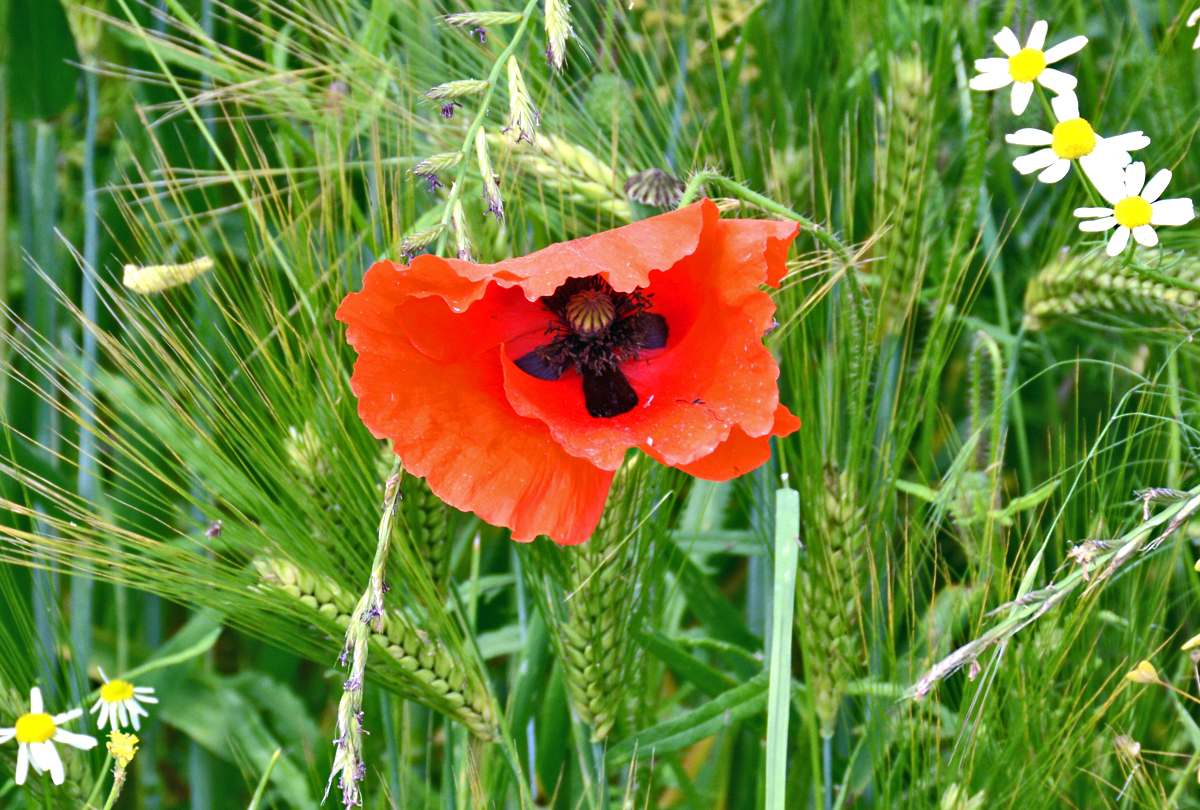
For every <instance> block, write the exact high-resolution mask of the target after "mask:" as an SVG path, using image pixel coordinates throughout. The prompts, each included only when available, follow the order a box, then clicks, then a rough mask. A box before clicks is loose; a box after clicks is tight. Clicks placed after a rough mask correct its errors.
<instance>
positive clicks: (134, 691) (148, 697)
mask: <svg viewBox="0 0 1200 810" xmlns="http://www.w3.org/2000/svg"><path fill="white" fill-rule="evenodd" d="M100 677H101V678H103V679H104V686H101V687H100V699H99V700H97V701H96V705H95V706H92V710H91V712H89V714H95V713H96V712H100V717H99V719H97V720H96V728H104V726H105V725H107V724H108V720H109V718H112V725H113V728H122V727H124V726H128V725H131V724H132V725H133V729H134V731H141V730H142V726H141V721H140V720H139V719H138V716H139V715H140V716H142V717H149V716H150V713H149V712H148V711H146V710H145V709H144V708H142V703H158V698H156V697H154V687H152V686H134V685H133V684H131V683H130V682H129V681H121V680H116V681H110V680H109V679H108V676H107V675H105V674H104V670H100Z"/></svg>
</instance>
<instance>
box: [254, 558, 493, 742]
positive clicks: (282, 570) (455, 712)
mask: <svg viewBox="0 0 1200 810" xmlns="http://www.w3.org/2000/svg"><path fill="white" fill-rule="evenodd" d="M253 565H254V568H255V570H256V571H257V572H258V575H259V577H260V578H261V579H262V581H263V582H265V583H269V584H271V585H274V586H275V587H277V588H278V589H279V590H281V591H283V592H284V593H286V594H287V595H288V596H290V597H292V598H293V599H296V600H298V601H299V602H301V603H302V604H304V605H306V606H308V607H309V608H311V609H312V610H314V611H316V612H317V613H320V614H321V615H322V616H324V617H325V618H327V619H331V620H333V621H334V622H335V623H337V625H338V626H339V627H346V626H347V625H348V624H349V623H350V617H351V614H352V613H353V612H354V604H355V598H354V596H353V595H352V594H349V593H347V592H345V591H344V590H342V589H341V588H340V587H339V586H338V585H337V583H335V582H334V581H333V580H331V579H329V578H327V577H322V576H319V575H317V574H314V573H312V572H311V571H306V570H304V569H303V568H300V567H299V566H296V565H293V564H292V563H290V562H287V561H285V560H280V559H277V558H260V559H257V560H255V561H254V563H253ZM371 637H372V640H374V641H376V642H377V643H378V644H379V646H381V647H383V648H384V649H385V650H386V651H387V653H388V655H390V656H391V657H392V658H393V659H395V661H396V662H397V663H398V664H399V665H400V667H401V669H403V670H404V671H405V672H406V673H408V675H409V676H411V677H406V678H405V683H406V686H407V689H404V690H403V692H404V696H405V697H407V698H409V699H410V700H414V701H416V702H417V703H420V704H421V705H423V706H426V707H428V708H430V709H432V710H433V711H436V712H439V713H441V714H444V715H446V716H447V717H450V718H452V719H454V720H457V721H458V722H460V723H462V724H463V725H465V726H466V727H467V728H469V729H471V732H472V733H473V734H474V735H475V736H476V737H478V738H480V739H482V740H494V739H496V738H497V737H498V730H497V726H496V709H495V705H494V701H493V699H492V696H491V693H490V692H489V691H488V690H487V688H486V686H484V684H483V683H482V682H481V679H480V678H479V677H478V676H477V675H475V674H474V673H472V672H470V671H469V670H468V669H467V668H466V667H464V666H463V665H462V664H460V663H458V662H456V661H455V658H454V656H453V655H451V653H450V650H449V647H448V645H447V644H445V643H444V642H442V641H441V640H440V639H438V638H437V637H436V636H433V635H431V634H430V633H427V632H426V631H424V630H423V629H421V628H420V627H418V626H417V624H416V623H415V622H414V621H413V620H412V619H410V618H409V617H407V616H406V615H405V614H404V613H402V612H401V611H399V610H395V609H392V610H389V611H388V613H387V615H386V617H385V619H384V622H383V629H382V630H379V629H376V626H375V624H374V622H372V623H371Z"/></svg>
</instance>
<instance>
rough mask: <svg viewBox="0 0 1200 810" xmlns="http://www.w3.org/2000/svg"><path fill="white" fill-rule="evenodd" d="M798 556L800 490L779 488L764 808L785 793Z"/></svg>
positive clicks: (776, 804)
mask: <svg viewBox="0 0 1200 810" xmlns="http://www.w3.org/2000/svg"><path fill="white" fill-rule="evenodd" d="M799 559H800V493H799V492H797V491H796V490H794V489H790V488H787V487H784V488H783V489H779V490H777V491H776V493H775V595H774V602H773V605H772V608H771V611H772V613H771V657H770V664H769V665H768V669H769V674H770V690H769V693H768V697H767V781H766V786H765V787H766V805H765V806H766V807H767V808H768V810H771V808H776V807H783V804H784V800H785V798H786V795H787V784H786V782H787V755H788V744H787V738H788V717H789V711H790V705H791V694H792V612H793V610H794V609H795V606H796V566H797V563H798V562H799Z"/></svg>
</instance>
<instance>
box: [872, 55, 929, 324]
mask: <svg viewBox="0 0 1200 810" xmlns="http://www.w3.org/2000/svg"><path fill="white" fill-rule="evenodd" d="M889 72H890V74H891V79H892V81H891V89H890V93H889V98H888V106H887V108H883V102H882V101H881V102H880V107H881V112H880V118H881V119H883V120H884V121H886V122H887V130H886V140H885V141H884V143H883V145H882V148H881V149H879V150H878V153H877V155H876V159H877V160H879V161H880V162H881V163H882V164H883V165H882V172H881V174H882V175H883V182H882V184H881V187H880V188H879V190H878V194H879V197H878V199H877V203H876V209H875V210H876V223H875V229H876V230H880V229H882V228H885V227H887V230H886V232H884V234H883V236H882V237H881V238H880V240H879V247H878V251H879V253H880V255H881V256H882V257H883V259H882V262H881V268H880V269H879V271H878V272H879V275H880V282H881V285H882V289H881V291H880V303H881V308H880V314H881V316H882V321H883V328H884V331H885V333H886V334H890V335H894V334H898V333H900V332H902V331H903V329H904V320H905V319H906V318H907V316H908V312H909V311H910V310H911V309H912V306H913V303H914V301H915V300H916V296H917V295H918V293H919V292H920V289H921V278H922V276H923V274H924V266H925V263H926V258H927V257H926V256H924V255H922V254H923V242H922V238H923V236H924V233H925V225H926V223H925V221H924V214H925V211H924V209H925V202H926V199H927V198H928V196H929V193H930V185H931V182H930V181H929V180H928V179H927V175H928V174H929V172H930V166H929V161H928V153H929V148H930V144H931V141H932V139H931V137H930V118H931V113H932V110H933V104H932V101H931V99H930V78H929V73H928V72H927V71H926V70H925V66H924V65H923V64H922V62H921V57H920V54H917V53H909V54H905V55H902V56H893V57H892V59H891V65H890V71H889ZM888 226H890V227H888Z"/></svg>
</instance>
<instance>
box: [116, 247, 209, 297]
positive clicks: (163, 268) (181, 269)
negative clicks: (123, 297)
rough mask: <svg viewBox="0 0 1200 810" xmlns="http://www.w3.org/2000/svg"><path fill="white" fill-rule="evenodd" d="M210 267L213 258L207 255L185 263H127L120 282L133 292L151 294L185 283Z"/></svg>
mask: <svg viewBox="0 0 1200 810" xmlns="http://www.w3.org/2000/svg"><path fill="white" fill-rule="evenodd" d="M212 269H213V260H212V259H210V258H208V257H207V256H201V257H200V258H199V259H194V260H192V261H190V262H187V263H185V264H150V265H146V266H145V267H140V266H138V265H136V264H127V265H125V276H124V278H122V279H121V284H123V285H124V286H125V288H126V289H128V290H132V291H133V292H135V293H139V294H141V295H152V294H154V293H160V292H163V291H165V290H169V289H171V288H172V287H179V286H182V285H184V284H187V283H188V282H190V281H193V280H194V279H196V278H199V277H200V276H201V275H203V274H204V273H207V272H208V271H209V270H212Z"/></svg>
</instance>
